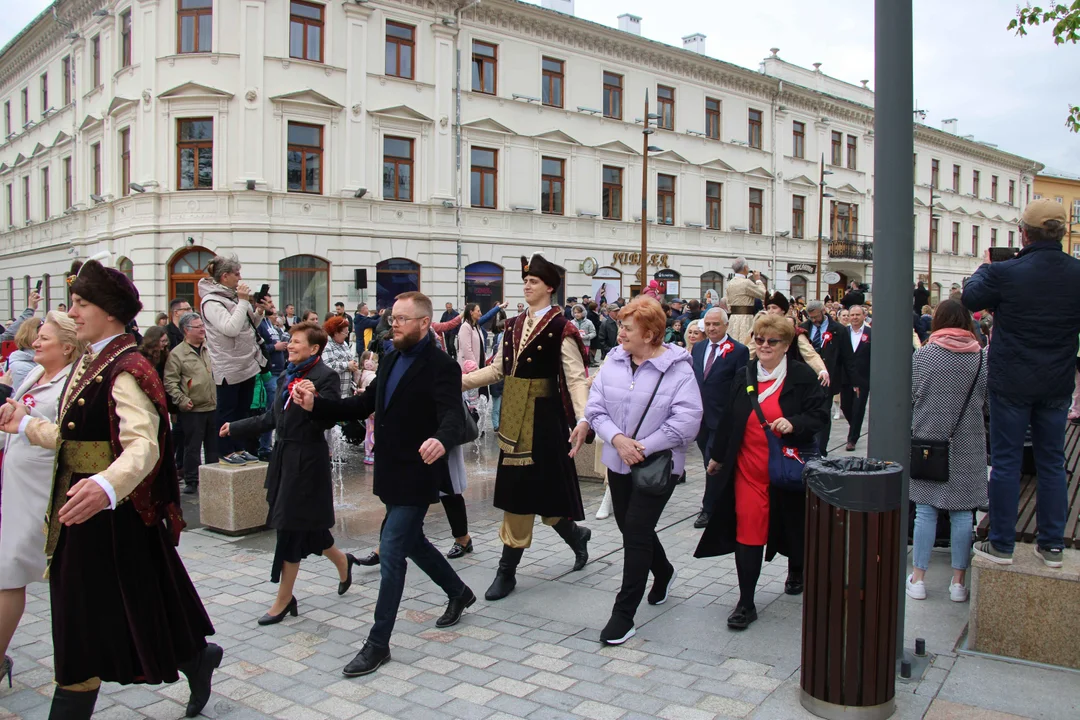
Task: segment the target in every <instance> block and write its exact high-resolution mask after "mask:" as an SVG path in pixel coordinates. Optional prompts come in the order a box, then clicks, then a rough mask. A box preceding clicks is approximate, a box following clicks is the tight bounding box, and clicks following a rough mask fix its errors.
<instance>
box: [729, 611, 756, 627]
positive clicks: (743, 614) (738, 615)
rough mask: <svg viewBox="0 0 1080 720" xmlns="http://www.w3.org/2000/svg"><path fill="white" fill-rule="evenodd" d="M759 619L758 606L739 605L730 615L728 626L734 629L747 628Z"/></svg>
mask: <svg viewBox="0 0 1080 720" xmlns="http://www.w3.org/2000/svg"><path fill="white" fill-rule="evenodd" d="M755 620H757V608H754V607H749V608H746V607H743V606H742V605H738V606H736V607H735V610H734V611H732V613H731V614H730V615H728V619H727V626H728V627H729V628H731V629H732V630H745V629H746V628H748V627H750V623H752V622H754V621H755Z"/></svg>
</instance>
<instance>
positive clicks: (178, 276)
mask: <svg viewBox="0 0 1080 720" xmlns="http://www.w3.org/2000/svg"><path fill="white" fill-rule="evenodd" d="M213 259H214V253H212V252H210V251H209V250H207V249H206V248H202V247H193V248H190V249H187V250H184V251H183V252H181V253H180V254H179V255H177V256H176V258H175V259H174V260H173V261H172V262H171V263H169V297H171V298H181V299H183V300H187V301H188V303H189V304H190V305H191V307H193V308H197V307H199V306H200V305H201V304H202V303H201V301H202V298H200V297H199V281H200V280H202V279H203V278H204V277H206V272H205V271H204V270H203V268H205V267H206V266H207V264H208V263H209V262H210V261H211V260H213ZM278 302H280V303H281V306H282V307H285V300H284V298H282V297H281V293H280V291H279V292H278ZM301 307H303V306H301Z"/></svg>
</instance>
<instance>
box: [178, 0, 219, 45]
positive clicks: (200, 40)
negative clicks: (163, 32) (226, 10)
mask: <svg viewBox="0 0 1080 720" xmlns="http://www.w3.org/2000/svg"><path fill="white" fill-rule="evenodd" d="M176 15H177V22H176V48H177V49H176V51H177V52H179V53H206V52H210V41H211V35H212V32H211V31H212V30H213V27H214V2H213V0H179V2H178V3H177V5H176Z"/></svg>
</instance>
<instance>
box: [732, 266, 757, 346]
mask: <svg viewBox="0 0 1080 720" xmlns="http://www.w3.org/2000/svg"><path fill="white" fill-rule="evenodd" d="M731 269H732V270H733V271H734V273H735V277H733V278H731V280H729V281H728V286H727V294H726V297H727V302H728V315H729V316H730V320H729V321H728V335H730V336H731V337H733V338H735V340H737V341H738V342H741V343H742V344H743V345H747V346H749V345H751V344H752V343H751V342H750V332H751V330H753V328H754V301H755V300H762V301H764V300H765V294H766V290H765V283H763V282H761V273H760V272H756V271H755V272H754V273H753V279H752V280H751V279H750V278H749V277H747V275H748V274H749V273H750V267H749V265H747V264H746V258H738V259H737V260H736V261H735V262H733V263H732V264H731Z"/></svg>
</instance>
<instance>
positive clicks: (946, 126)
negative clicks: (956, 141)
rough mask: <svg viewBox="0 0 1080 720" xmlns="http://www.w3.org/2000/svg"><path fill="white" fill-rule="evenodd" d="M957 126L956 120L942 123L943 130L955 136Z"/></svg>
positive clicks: (950, 119) (949, 119) (951, 119)
mask: <svg viewBox="0 0 1080 720" xmlns="http://www.w3.org/2000/svg"><path fill="white" fill-rule="evenodd" d="M956 125H957V120H956V118H948V119H947V120H942V121H941V129H942V130H944V131H945V132H947V133H952V134H953V135H955V134H956Z"/></svg>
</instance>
